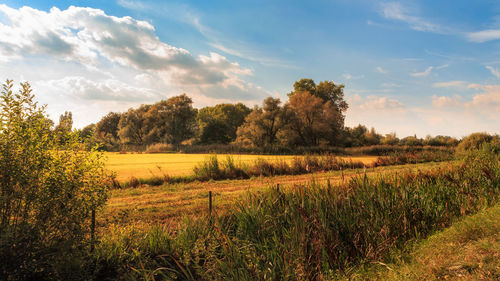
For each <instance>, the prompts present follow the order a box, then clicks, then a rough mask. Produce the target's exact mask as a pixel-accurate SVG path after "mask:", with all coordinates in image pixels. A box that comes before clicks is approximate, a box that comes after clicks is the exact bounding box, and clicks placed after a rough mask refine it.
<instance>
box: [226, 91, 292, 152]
mask: <svg viewBox="0 0 500 281" xmlns="http://www.w3.org/2000/svg"><path fill="white" fill-rule="evenodd" d="M280 104H281V101H280V99H278V98H272V97H268V98H266V99H265V100H264V102H263V104H262V107H258V106H256V107H255V108H254V109H253V111H252V112H251V113H250V114H249V115H248V116H247V117H246V118H245V123H243V125H241V126H240V127H239V128H238V131H237V138H236V142H237V143H240V144H243V145H251V146H269V145H274V144H276V142H277V140H278V139H277V134H278V132H279V131H280V130H281V129H282V128H283V125H284V122H283V108H282V107H281V106H280Z"/></svg>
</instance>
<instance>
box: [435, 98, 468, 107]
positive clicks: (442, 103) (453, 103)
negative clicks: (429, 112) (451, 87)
mask: <svg viewBox="0 0 500 281" xmlns="http://www.w3.org/2000/svg"><path fill="white" fill-rule="evenodd" d="M460 104H461V99H460V97H455V98H451V97H447V96H440V97H438V96H436V95H433V96H432V106H434V107H438V108H442V107H458V106H460Z"/></svg>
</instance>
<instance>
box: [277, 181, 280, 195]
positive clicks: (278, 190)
mask: <svg viewBox="0 0 500 281" xmlns="http://www.w3.org/2000/svg"><path fill="white" fill-rule="evenodd" d="M276 191H277V192H278V193H280V184H279V183H278V184H277V185H276Z"/></svg>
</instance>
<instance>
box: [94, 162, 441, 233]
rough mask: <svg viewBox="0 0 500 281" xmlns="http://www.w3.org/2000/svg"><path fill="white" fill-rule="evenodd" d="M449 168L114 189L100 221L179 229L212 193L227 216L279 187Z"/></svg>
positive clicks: (349, 171) (205, 206)
mask: <svg viewBox="0 0 500 281" xmlns="http://www.w3.org/2000/svg"><path fill="white" fill-rule="evenodd" d="M448 165H450V162H441V163H437V162H428V163H419V164H408V165H394V166H385V167H376V168H369V169H363V168H358V169H346V170H344V171H328V172H318V173H311V174H302V175H279V176H273V177H264V176H262V177H254V178H251V179H245V180H221V181H205V182H200V181H195V182H190V183H178V184H165V185H160V186H148V185H142V186H138V187H136V188H124V189H113V190H112V191H111V197H110V199H109V200H108V203H107V205H106V208H105V209H104V211H103V213H102V217H101V218H100V220H99V221H100V225H101V226H106V225H108V224H109V223H113V224H119V225H127V224H131V223H132V224H134V225H136V226H140V225H150V224H154V223H162V224H168V225H171V226H172V227H176V226H177V224H178V223H179V222H180V221H182V220H183V219H184V218H186V217H188V218H194V217H199V216H200V215H206V214H207V213H208V207H209V206H208V192H209V191H211V192H212V194H213V206H214V211H215V212H216V213H218V214H224V213H226V212H227V211H228V210H229V209H230V207H231V206H232V205H234V204H235V203H236V202H237V201H238V199H239V198H240V197H241V196H243V195H244V194H246V193H248V192H258V191H265V190H268V189H270V188H276V187H277V186H278V185H279V188H280V190H281V191H287V190H294V189H296V188H297V187H298V186H300V185H302V184H304V183H307V182H315V183H317V184H327V182H330V183H331V184H341V183H342V182H347V181H348V180H350V179H351V178H353V177H359V176H362V175H364V174H365V172H366V175H367V176H375V175H378V176H381V175H385V174H394V173H396V174H397V173H398V172H399V173H402V172H408V171H426V170H429V169H435V168H439V167H446V166H448Z"/></svg>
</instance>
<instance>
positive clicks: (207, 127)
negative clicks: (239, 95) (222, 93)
mask: <svg viewBox="0 0 500 281" xmlns="http://www.w3.org/2000/svg"><path fill="white" fill-rule="evenodd" d="M250 112H251V109H250V108H248V107H247V106H245V105H244V104H242V103H237V104H228V103H222V104H217V105H215V106H207V107H204V108H202V109H200V110H199V111H198V115H197V117H196V119H197V123H198V129H199V141H200V143H202V144H210V143H221V144H228V143H230V142H233V141H234V140H235V139H236V131H237V130H238V127H240V126H241V124H243V122H244V121H245V118H246V116H248V114H250Z"/></svg>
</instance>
